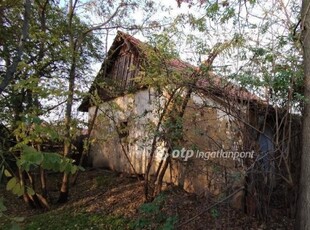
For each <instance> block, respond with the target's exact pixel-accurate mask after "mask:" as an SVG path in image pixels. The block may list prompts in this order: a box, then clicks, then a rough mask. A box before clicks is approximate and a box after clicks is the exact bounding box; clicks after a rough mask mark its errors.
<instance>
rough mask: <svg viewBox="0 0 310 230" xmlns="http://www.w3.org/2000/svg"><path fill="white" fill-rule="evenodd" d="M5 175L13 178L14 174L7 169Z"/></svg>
mask: <svg viewBox="0 0 310 230" xmlns="http://www.w3.org/2000/svg"><path fill="white" fill-rule="evenodd" d="M4 175H5V176H6V177H11V176H12V174H11V173H10V172H9V171H8V170H7V169H5V170H4Z"/></svg>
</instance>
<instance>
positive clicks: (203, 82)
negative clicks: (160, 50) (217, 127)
mask: <svg viewBox="0 0 310 230" xmlns="http://www.w3.org/2000/svg"><path fill="white" fill-rule="evenodd" d="M146 46H147V47H150V45H148V44H147V43H144V42H142V41H140V40H139V39H136V38H135V37H133V36H131V35H129V34H126V33H124V32H121V31H118V32H117V35H116V37H115V39H114V41H113V43H112V45H111V48H110V49H109V51H108V53H107V57H106V58H105V60H104V62H103V63H102V65H101V68H100V71H99V72H98V74H97V76H96V78H95V80H94V82H93V83H92V85H91V87H90V89H89V95H88V96H86V97H85V98H84V99H83V101H82V103H81V105H80V106H79V108H78V110H79V111H83V112H87V111H88V108H89V107H91V106H94V103H93V102H92V99H91V96H90V95H94V94H95V93H96V94H97V95H98V96H100V98H101V100H102V101H109V100H112V99H114V98H116V97H119V96H122V95H124V94H126V93H127V92H128V91H126V90H124V89H123V90H117V87H112V86H111V85H112V84H113V83H112V82H113V81H109V80H114V82H115V80H116V81H122V84H123V85H122V86H125V87H127V84H129V85H130V78H133V77H134V76H135V74H137V72H138V71H139V69H136V70H133V69H131V65H132V64H133V63H136V65H137V66H138V65H140V64H141V60H142V59H146V58H147V57H146V56H147V55H145V53H144V52H143V49H144V48H145V47H146ZM152 49H154V48H152ZM128 53H129V56H128ZM125 55H127V56H128V57H125ZM130 55H131V56H130ZM119 56H123V57H125V58H123V59H124V61H122V62H120V61H118V59H117V58H118V57H119ZM166 63H167V66H169V69H170V70H172V71H177V72H180V73H182V76H184V74H186V75H187V76H189V74H188V73H189V71H190V72H192V73H193V72H196V73H198V72H200V68H198V67H195V66H193V65H191V64H189V63H187V62H184V61H182V60H180V59H175V58H173V59H170V60H168V61H167V62H166ZM114 66H116V68H118V69H120V68H121V67H122V69H121V70H122V71H123V72H120V70H115V67H114ZM120 66H121V67H120ZM113 68H114V69H113ZM126 68H127V70H126ZM123 69H125V70H123ZM113 71H114V72H116V73H114V75H115V77H116V78H115V79H113V76H109V75H111V72H112V75H113ZM116 75H117V76H116ZM118 75H120V76H118ZM122 75H124V76H125V75H126V77H123V76H122ZM128 76H129V77H128ZM195 76H199V77H198V79H197V81H195V84H196V87H197V89H200V90H206V91H208V92H209V93H213V94H214V95H216V96H221V97H224V96H225V97H229V98H235V99H237V100H243V101H250V102H251V103H253V102H254V103H259V104H266V103H265V102H264V101H263V100H262V99H261V98H259V97H258V96H256V95H255V94H252V93H250V92H249V91H247V90H246V89H245V88H242V87H239V86H238V85H236V84H233V83H231V82H229V81H227V80H225V79H224V78H222V77H220V76H218V75H215V74H214V73H213V72H208V78H205V77H203V74H201V75H200V74H196V75H195ZM120 77H121V78H120ZM117 78H119V79H117ZM141 88H143V86H141V85H140V89H141Z"/></svg>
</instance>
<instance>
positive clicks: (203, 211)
mask: <svg viewBox="0 0 310 230" xmlns="http://www.w3.org/2000/svg"><path fill="white" fill-rule="evenodd" d="M243 189H244V187H241V188H239V189H237V190H236V191H234V192H233V193H232V194H230V195H228V196H227V197H225V198H224V199H222V200H220V201H219V202H216V203H215V204H213V205H211V206H209V207H208V208H206V209H204V210H202V211H201V212H200V213H198V214H197V215H195V216H193V217H192V218H190V219H188V220H187V221H185V222H184V223H181V224H179V225H178V226H177V228H179V227H182V226H183V225H186V224H188V223H190V222H191V221H193V220H195V219H196V218H197V217H199V216H201V215H202V214H204V213H205V212H207V211H209V210H210V209H211V208H214V207H215V206H217V205H219V204H221V203H223V202H224V201H226V200H228V199H229V198H231V197H233V196H234V195H236V194H237V193H238V192H240V191H241V190H243Z"/></svg>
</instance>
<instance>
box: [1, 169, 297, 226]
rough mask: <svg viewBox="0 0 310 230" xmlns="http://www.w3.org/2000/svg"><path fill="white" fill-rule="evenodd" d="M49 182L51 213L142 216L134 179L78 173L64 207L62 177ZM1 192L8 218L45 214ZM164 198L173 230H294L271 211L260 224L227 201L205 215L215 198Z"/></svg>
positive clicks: (171, 192)
mask: <svg viewBox="0 0 310 230" xmlns="http://www.w3.org/2000/svg"><path fill="white" fill-rule="evenodd" d="M52 178H54V179H53V180H52V182H51V183H50V184H49V191H50V193H49V197H50V203H51V204H52V205H51V210H61V209H64V208H70V209H72V210H74V211H75V212H78V210H82V209H83V211H86V212H89V213H91V214H92V213H94V214H100V215H101V214H102V215H112V216H123V217H125V218H128V219H138V218H139V217H140V215H141V213H140V212H139V211H138V210H139V207H140V206H141V205H142V204H143V203H144V196H143V181H138V180H137V178H133V177H130V176H128V175H123V174H118V173H114V172H111V171H108V170H103V169H97V170H86V171H85V172H81V173H80V175H79V177H78V180H77V184H76V185H75V186H72V187H71V189H70V199H69V202H67V203H66V204H65V205H58V204H56V199H57V195H58V187H59V184H60V179H61V177H60V175H56V174H54V175H52ZM0 192H1V194H2V195H3V196H4V198H5V205H6V206H7V208H8V211H7V214H14V215H18V216H23V217H26V220H27V217H31V216H35V215H38V214H40V213H42V212H44V211H43V210H33V209H29V208H27V207H26V206H25V204H24V203H23V201H22V199H20V198H17V197H16V196H14V195H12V194H11V193H10V192H8V191H6V190H5V188H4V186H1V188H0ZM164 194H165V196H164V199H163V203H162V204H161V206H160V212H161V213H163V214H164V218H165V217H167V218H168V217H169V216H170V217H171V216H176V217H177V222H176V224H175V225H174V226H175V229H184V230H185V229H186V230H187V229H188V230H189V229H190V230H192V229H253V230H254V229H255V230H257V229H293V220H292V219H289V218H287V217H285V215H284V214H283V213H282V212H281V210H275V211H273V212H272V213H273V214H272V216H271V218H270V220H269V221H268V223H263V222H261V221H259V220H257V219H255V218H254V217H250V216H247V215H245V214H244V213H242V212H241V211H238V210H234V209H232V208H231V207H230V206H229V201H226V202H222V203H220V204H218V205H216V206H214V207H213V208H211V209H209V210H208V211H204V210H206V209H207V208H209V207H210V206H212V205H214V204H215V203H216V202H217V201H216V200H215V198H212V199H211V198H209V199H207V198H206V197H199V196H197V195H194V194H189V193H186V192H185V191H183V190H181V189H179V188H176V187H173V188H169V189H168V190H167V191H165V192H164ZM0 196H1V195H0ZM8 201H11V202H8ZM45 212H48V211H45ZM192 218H193V219H192ZM190 219H191V221H190V222H188V223H186V222H187V221H188V220H190ZM148 229H157V228H156V225H154V228H153V227H148Z"/></svg>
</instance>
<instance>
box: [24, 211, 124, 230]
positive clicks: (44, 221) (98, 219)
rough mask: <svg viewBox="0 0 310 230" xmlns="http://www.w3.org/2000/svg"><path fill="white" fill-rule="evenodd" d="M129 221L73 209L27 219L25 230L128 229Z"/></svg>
mask: <svg viewBox="0 0 310 230" xmlns="http://www.w3.org/2000/svg"><path fill="white" fill-rule="evenodd" d="M127 224H128V220H127V219H125V218H123V217H118V216H105V215H100V214H94V213H87V212H74V211H73V210H72V209H65V210H60V211H57V212H56V211H53V212H48V213H44V214H41V215H38V216H35V217H31V218H29V219H27V223H25V226H24V228H23V229H25V230H27V229H29V230H32V229H46V230H49V229H50V230H54V229H63V228H64V227H65V229H68V230H70V229H72V230H76V229H81V230H82V229H94V230H96V229H98V230H101V229H107V230H108V229H111V230H123V229H127Z"/></svg>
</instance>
